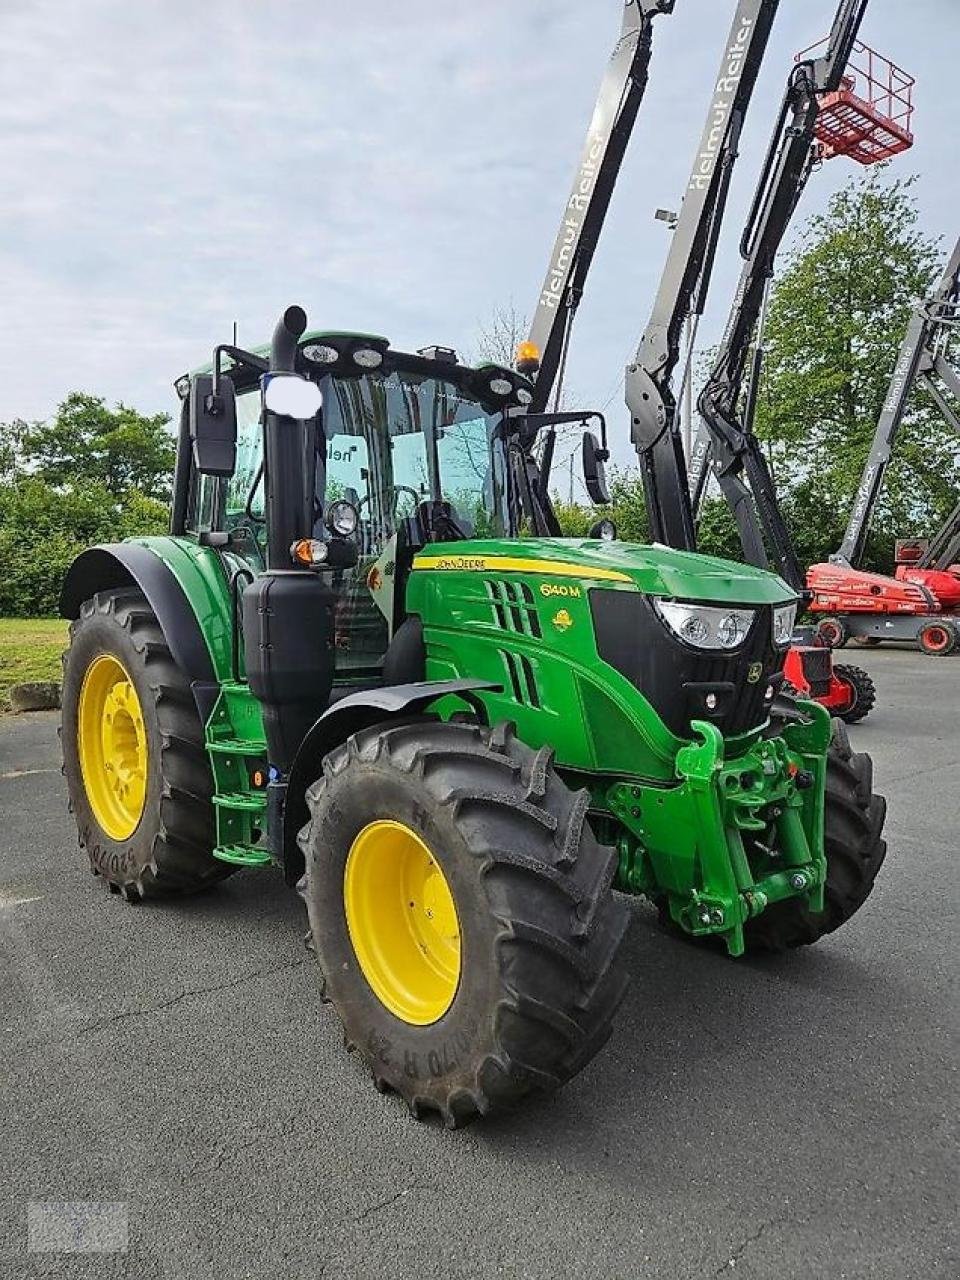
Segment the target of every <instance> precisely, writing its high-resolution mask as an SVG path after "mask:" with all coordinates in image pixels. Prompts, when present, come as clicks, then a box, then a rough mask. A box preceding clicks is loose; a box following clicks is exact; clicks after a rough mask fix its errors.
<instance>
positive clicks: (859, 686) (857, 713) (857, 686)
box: [833, 663, 877, 724]
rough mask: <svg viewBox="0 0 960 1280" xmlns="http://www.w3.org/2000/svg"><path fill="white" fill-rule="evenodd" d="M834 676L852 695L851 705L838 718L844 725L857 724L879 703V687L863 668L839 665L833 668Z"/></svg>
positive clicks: (838, 713) (844, 664) (845, 664)
mask: <svg viewBox="0 0 960 1280" xmlns="http://www.w3.org/2000/svg"><path fill="white" fill-rule="evenodd" d="M833 674H834V675H835V676H836V677H837V679H838V680H839V681H841V682H842V683H843V684H844V685H845V686H846V688H847V689H848V690H849V694H850V705H849V706H848V707H847V708H846V710H845V711H838V712H837V713H836V714H837V716H838V717H839V718H840V719H841V720H842V721H843V723H844V724H856V723H857V721H859V720H863V719H865V717H866V716H868V715H869V714H870V712H871V711H872V710H873V708H874V707H875V706H876V703H877V687H876V685H875V684H874V683H873V681H872V680H871V679H870V676H869V675H868V674H867V673H866V671H864V669H863V667H854V666H852V665H850V664H849V663H838V664H837V665H836V666H835V667H834V668H833Z"/></svg>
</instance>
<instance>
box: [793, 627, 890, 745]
mask: <svg viewBox="0 0 960 1280" xmlns="http://www.w3.org/2000/svg"><path fill="white" fill-rule="evenodd" d="M782 691H783V692H784V693H790V694H794V695H795V696H797V697H800V698H813V699H815V700H816V701H817V702H819V703H820V705H821V706H824V707H826V708H827V710H828V711H829V712H830V714H831V715H834V716H839V717H840V719H841V720H843V721H845V723H846V724H855V723H856V722H857V721H858V720H862V719H863V718H864V716H866V715H868V714H869V713H870V712H871V711H872V710H873V707H874V704H875V703H876V701H877V691H876V688H875V687H874V683H873V681H872V680H871V679H870V677H869V675H868V674H867V672H866V671H864V670H863V668H862V667H855V666H853V665H852V664H850V663H843V662H834V661H833V655H832V653H831V652H830V648H829V646H827V645H826V644H825V643H824V642H823V641H822V640H820V639H819V637H818V636H817V635H816V634H815V631H814V628H813V627H798V628H797V629H796V631H795V632H794V636H793V645H792V647H791V648H790V650H789V651H788V653H787V660H786V662H785V663H784V664H783V685H782Z"/></svg>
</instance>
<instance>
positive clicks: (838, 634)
mask: <svg viewBox="0 0 960 1280" xmlns="http://www.w3.org/2000/svg"><path fill="white" fill-rule="evenodd" d="M817 636H818V638H819V640H820V642H821V643H822V644H824V645H826V647H827V648H828V649H842V648H843V647H844V645H845V644H846V643H847V641H848V640H849V639H850V629H849V627H848V626H847V624H846V623H845V622H844V620H843V619H842V618H835V617H833V616H831V617H829V618H823V619H821V621H820V622H819V623H818V625H817Z"/></svg>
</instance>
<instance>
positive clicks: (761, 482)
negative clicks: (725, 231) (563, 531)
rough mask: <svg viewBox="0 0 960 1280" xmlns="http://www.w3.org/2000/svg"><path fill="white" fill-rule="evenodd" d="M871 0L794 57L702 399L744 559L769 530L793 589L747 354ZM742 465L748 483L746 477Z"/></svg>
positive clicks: (761, 551) (758, 554)
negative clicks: (813, 49)
mask: <svg viewBox="0 0 960 1280" xmlns="http://www.w3.org/2000/svg"><path fill="white" fill-rule="evenodd" d="M866 7H867V0H841V3H840V6H839V8H838V9H837V13H836V16H835V17H834V20H833V27H832V30H831V32H830V37H829V39H828V42H827V47H826V51H825V52H824V54H823V56H822V57H818V58H816V59H811V60H804V61H802V62H798V63H797V64H796V66H795V67H794V68H793V69H792V70H791V73H790V77H789V79H788V81H787V88H786V92H785V94H784V98H783V103H782V106H781V108H780V115H779V118H778V120H777V124H776V127H775V129H774V133H773V137H772V139H771V143H770V148H769V150H768V152H767V158H766V160H765V162H764V166H763V171H762V173H761V176H760V182H759V185H758V187H757V193H756V195H755V197H754V201H753V205H752V206H751V209H750V213H749V215H748V218H747V225H746V228H745V231H744V234H743V238H742V240H741V242H740V253H741V256H742V257H743V260H744V263H743V269H742V272H741V275H740V281H739V284H738V286H737V292H736V295H735V297H734V302H733V308H732V310H731V313H730V316H729V319H728V321H727V327H726V330H725V331H724V335H723V338H722V340H721V343H720V351H719V354H718V357H717V360H716V363H715V365H714V368H713V371H712V373H711V374H710V377H709V379H708V381H707V384H706V386H705V387H704V389H703V391H702V392H701V394H700V398H699V401H698V408H699V410H700V414H701V416H702V418H703V421H704V424H705V426H706V428H707V430H708V431H709V433H710V444H711V449H712V454H713V459H714V470H715V473H716V475H717V479H718V480H719V482H720V488H721V490H722V491H723V495H724V497H725V498H726V500H727V502H728V503H729V504H730V507H731V510H732V511H733V515H734V518H735V520H736V522H737V528H738V532H739V534H740V541H741V544H742V546H743V552H744V555H745V557H746V559H747V561H748V562H749V563H751V564H755V565H758V566H760V567H761V568H769V567H770V559H769V557H768V555H767V550H766V546H765V543H764V537H766V540H767V542H768V543H769V545H770V549H771V551H772V553H773V557H774V560H775V567H776V569H777V571H778V572H779V573H780V574H781V575H782V576H783V577H784V578H785V579H786V580H787V581H788V582H789V583H790V585H791V586H793V587H796V588H797V590H798V591H799V590H803V588H804V576H803V573H802V571H801V568H800V564H799V561H798V559H797V555H796V552H795V550H794V547H793V542H792V540H791V538H790V533H789V530H788V529H787V527H786V524H785V523H784V520H783V516H782V514H781V512H780V508H779V504H778V502H777V496H776V491H775V489H774V485H773V479H772V477H771V475H770V471H769V468H768V467H767V463H766V459H765V458H764V456H763V452H762V450H761V448H760V445H759V442H758V441H757V439H756V437H755V436H754V435H753V432H752V431H751V430H748V429H747V427H746V426H745V425H744V422H743V421H742V420H741V417H740V415H739V408H738V406H739V403H740V398H741V392H742V390H743V382H744V376H745V373H746V368H747V357H748V353H749V350H750V343H751V338H752V335H753V334H754V331H755V330H756V327H757V322H758V320H759V317H760V313H761V311H762V308H763V298H764V292H765V290H766V285H767V280H768V279H769V278H770V276H771V275H772V274H773V265H774V260H775V258H776V254H777V251H778V249H779V248H780V245H781V243H782V241H783V237H784V235H785V234H786V231H787V228H788V226H789V225H790V219H791V218H792V216H793V212H794V210H795V209H796V207H797V203H798V201H799V199H800V196H801V194H802V193H803V189H804V187H805V186H806V183H807V179H808V178H809V176H810V171H811V169H812V168H813V165H814V163H815V161H816V159H817V154H818V152H817V147H816V145H815V127H816V122H817V114H818V111H819V99H820V97H821V96H822V95H823V94H827V93H832V92H834V91H835V90H836V89H837V88H838V87H839V85H840V82H841V80H842V77H843V74H844V70H845V68H846V65H847V60H848V58H849V56H850V53H851V50H852V48H853V45H854V42H855V40H856V38H857V33H858V31H859V29H860V24H861V22H862V20H863V15H864V12H865V11H866ZM696 465H697V458H696V456H695V457H694V458H692V459H691V482H692V488H693V492H694V498H695V504H696V502H697V501H698V500H699V496H700V493H701V491H702V488H703V485H704V484H705V481H706V465H705V459H702V460H701V466H700V469H699V472H698V473H697V474H694V468H695V467H696ZM744 475H745V476H746V480H747V481H748V482H749V487H748V484H747V483H746V482H745V481H744V478H743V477H744Z"/></svg>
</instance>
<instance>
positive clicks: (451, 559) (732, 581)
mask: <svg viewBox="0 0 960 1280" xmlns="http://www.w3.org/2000/svg"><path fill="white" fill-rule="evenodd" d="M414 568H415V569H418V570H419V569H439V570H452V571H455V572H456V571H460V572H471V571H473V572H480V573H483V572H487V573H489V572H491V571H499V572H501V573H510V572H519V573H533V574H536V573H542V574H544V575H545V576H550V577H563V578H572V579H575V580H577V579H579V580H581V581H583V582H585V583H590V582H597V583H600V582H603V583H605V584H609V585H610V586H614V585H616V584H617V583H623V584H624V585H632V586H634V587H636V588H637V590H639V591H642V592H644V594H646V595H655V596H671V597H675V598H677V599H681V600H700V601H713V600H716V601H718V602H720V603H723V604H745V605H751V604H752V605H763V604H769V605H775V604H784V603H787V602H788V601H790V600H796V598H797V592H796V591H794V590H792V588H790V587H789V586H787V584H786V583H785V582H784V581H783V579H782V578H779V577H777V575H776V574H774V573H770V572H769V571H768V570H765V569H756V568H754V567H753V566H752V565H745V564H737V563H736V562H735V561H733V560H721V559H719V558H717V557H716V556H703V555H699V554H696V553H694V552H690V551H676V550H674V549H673V548H671V547H663V546H660V545H658V544H652V545H644V544H640V543H635V542H618V541H614V542H605V541H601V540H600V539H596V538H523V539H520V540H519V541H515V540H509V541H508V540H500V539H489V540H483V541H481V540H476V541H473V540H471V541H469V542H458V543H446V544H440V545H438V544H434V545H432V546H429V547H425V548H424V550H423V551H422V552H421V553H420V554H419V555H418V556H417V558H416V560H415V562H414Z"/></svg>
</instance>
